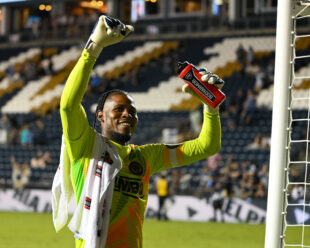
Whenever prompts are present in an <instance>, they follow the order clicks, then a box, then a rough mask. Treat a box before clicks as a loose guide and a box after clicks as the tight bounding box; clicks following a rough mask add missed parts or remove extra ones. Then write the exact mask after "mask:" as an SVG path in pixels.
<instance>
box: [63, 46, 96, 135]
mask: <svg viewBox="0 0 310 248" xmlns="http://www.w3.org/2000/svg"><path fill="white" fill-rule="evenodd" d="M95 62H96V58H94V57H93V56H91V55H89V54H88V53H87V52H86V51H85V50H84V51H83V52H82V55H81V57H80V59H79V60H78V62H77V64H76V65H75V67H74V68H73V70H72V72H71V73H70V75H69V77H68V80H67V82H66V85H65V87H64V90H63V93H62V96H61V100H60V114H61V121H62V126H63V133H64V135H65V137H66V138H67V139H69V140H76V139H78V138H79V137H80V136H81V134H82V132H83V131H84V130H85V128H86V125H88V121H87V117H86V114H85V111H84V109H83V107H82V105H81V102H82V98H83V96H84V94H85V91H86V88H87V85H88V81H89V78H90V74H91V71H92V68H93V66H94V64H95Z"/></svg>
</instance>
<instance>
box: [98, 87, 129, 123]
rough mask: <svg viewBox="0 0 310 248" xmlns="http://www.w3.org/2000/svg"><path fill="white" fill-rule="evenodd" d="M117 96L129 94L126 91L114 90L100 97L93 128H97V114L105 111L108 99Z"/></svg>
mask: <svg viewBox="0 0 310 248" xmlns="http://www.w3.org/2000/svg"><path fill="white" fill-rule="evenodd" d="M117 94H123V95H128V92H126V91H124V90H119V89H113V90H109V91H107V92H104V93H103V94H102V95H101V96H100V97H99V100H98V103H97V108H96V113H95V120H94V124H93V127H94V128H96V124H97V112H98V111H99V110H102V109H103V106H104V104H105V102H106V100H107V99H108V97H109V96H112V95H117Z"/></svg>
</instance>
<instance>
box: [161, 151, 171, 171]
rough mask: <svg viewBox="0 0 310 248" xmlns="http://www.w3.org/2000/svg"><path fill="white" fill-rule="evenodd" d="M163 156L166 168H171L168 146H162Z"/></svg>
mask: <svg viewBox="0 0 310 248" xmlns="http://www.w3.org/2000/svg"><path fill="white" fill-rule="evenodd" d="M163 157H164V164H165V166H166V168H167V169H170V168H172V165H171V161H170V154H169V148H168V147H167V146H164V150H163Z"/></svg>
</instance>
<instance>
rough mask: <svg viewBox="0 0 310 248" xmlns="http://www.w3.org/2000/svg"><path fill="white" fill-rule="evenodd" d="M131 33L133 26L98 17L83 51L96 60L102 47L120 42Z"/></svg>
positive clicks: (103, 16) (106, 17) (109, 18)
mask: <svg viewBox="0 0 310 248" xmlns="http://www.w3.org/2000/svg"><path fill="white" fill-rule="evenodd" d="M133 31H134V28H133V26H131V25H125V24H124V23H122V22H121V21H119V20H118V19H114V18H111V17H108V16H105V15H102V16H100V17H99V20H98V22H97V23H96V25H95V27H94V29H93V32H92V34H91V35H90V37H89V40H88V41H87V43H86V46H85V49H86V50H87V52H88V53H89V54H91V55H93V56H94V57H96V58H98V57H99V55H100V53H101V51H102V49H103V48H104V47H106V46H110V45H113V44H115V43H118V42H120V41H122V40H123V39H124V38H126V37H127V36H128V35H129V34H130V33H131V32H133Z"/></svg>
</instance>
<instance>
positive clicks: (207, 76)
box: [182, 68, 225, 114]
mask: <svg viewBox="0 0 310 248" xmlns="http://www.w3.org/2000/svg"><path fill="white" fill-rule="evenodd" d="M199 73H200V74H201V75H202V77H201V80H202V81H204V82H207V83H208V84H213V85H214V86H216V87H217V88H218V89H222V88H223V86H224V84H225V82H224V80H222V79H221V78H219V77H218V76H217V75H216V74H213V73H211V72H209V71H207V70H206V69H204V68H202V69H199ZM182 91H183V92H186V93H189V94H191V95H192V96H194V97H196V98H197V99H199V100H200V101H201V102H202V103H203V104H204V107H205V110H206V111H207V112H209V113H214V114H215V113H218V111H219V107H216V108H215V109H214V108H212V107H210V106H209V105H208V104H207V103H206V102H205V101H204V100H203V99H202V98H201V97H200V96H199V95H198V94H196V92H195V91H193V90H192V89H191V88H190V87H189V86H188V85H187V84H185V85H183V87H182Z"/></svg>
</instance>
